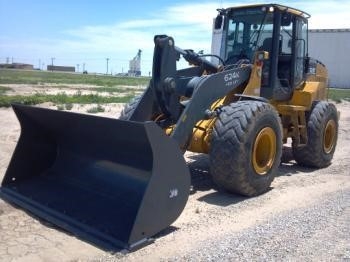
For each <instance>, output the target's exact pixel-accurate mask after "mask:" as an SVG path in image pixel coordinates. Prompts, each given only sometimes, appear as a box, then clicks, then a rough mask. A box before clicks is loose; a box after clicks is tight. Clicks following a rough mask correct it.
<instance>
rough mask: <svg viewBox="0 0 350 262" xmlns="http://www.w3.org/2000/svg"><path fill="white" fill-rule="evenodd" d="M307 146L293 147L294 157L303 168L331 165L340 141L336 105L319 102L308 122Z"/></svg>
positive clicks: (315, 105)
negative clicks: (338, 140)
mask: <svg viewBox="0 0 350 262" xmlns="http://www.w3.org/2000/svg"><path fill="white" fill-rule="evenodd" d="M307 138H308V141H307V144H306V145H305V146H301V147H297V146H296V145H294V144H293V145H292V148H293V156H294V158H295V160H296V161H297V163H298V164H299V165H302V166H307V167H316V168H322V167H327V166H329V165H330V164H331V161H332V159H333V154H334V151H335V147H336V145H337V139H338V113H337V109H336V107H335V105H334V104H331V103H328V102H325V101H319V102H316V103H315V104H314V106H313V108H312V110H311V113H310V115H309V117H308V121H307Z"/></svg>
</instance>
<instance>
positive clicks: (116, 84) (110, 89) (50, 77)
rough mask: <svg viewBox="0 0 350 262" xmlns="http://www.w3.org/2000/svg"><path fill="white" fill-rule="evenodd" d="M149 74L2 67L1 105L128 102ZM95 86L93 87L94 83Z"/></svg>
mask: <svg viewBox="0 0 350 262" xmlns="http://www.w3.org/2000/svg"><path fill="white" fill-rule="evenodd" d="M149 80H150V78H148V77H115V76H106V75H86V74H73V73H62V72H47V71H29V70H28V71H25V70H13V69H0V107H9V106H10V104H11V103H14V102H17V103H23V104H27V105H35V104H40V103H44V102H52V103H55V104H58V105H67V104H68V105H70V104H73V103H76V104H92V103H95V104H101V103H105V104H106V103H126V102H128V101H130V99H131V98H132V97H133V96H135V87H145V86H147V84H148V82H149ZM6 84H26V85H34V86H37V87H45V88H46V89H47V87H48V86H47V85H45V84H57V85H58V86H56V88H57V87H59V88H71V87H70V86H69V85H74V84H79V85H89V86H90V87H89V90H91V91H95V92H97V94H89V95H83V94H81V93H80V91H77V92H76V93H75V94H73V95H67V94H65V93H58V94H57V95H52V94H45V93H35V94H33V95H29V96H28V95H26V96H24V95H12V96H9V95H6V92H7V91H9V90H11V88H9V87H7V86H6ZM91 86H93V87H91ZM99 92H107V93H117V94H119V95H118V96H114V95H113V94H112V95H111V96H101V95H99ZM328 97H329V99H331V100H333V101H335V102H337V103H339V102H341V101H342V100H346V101H350V89H334V88H330V89H329V92H328Z"/></svg>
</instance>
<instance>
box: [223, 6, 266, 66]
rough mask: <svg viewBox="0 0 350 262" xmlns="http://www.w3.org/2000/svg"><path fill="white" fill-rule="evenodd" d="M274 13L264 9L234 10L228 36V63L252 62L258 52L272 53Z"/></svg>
mask: <svg viewBox="0 0 350 262" xmlns="http://www.w3.org/2000/svg"><path fill="white" fill-rule="evenodd" d="M272 32H273V13H270V12H267V11H265V9H264V8H249V9H238V10H232V12H231V14H230V16H229V21H228V30H227V36H226V54H225V60H226V63H228V64H232V63H236V62H237V61H238V60H240V59H249V60H250V61H252V58H253V55H254V53H255V51H257V50H265V51H268V52H269V51H271V44H272Z"/></svg>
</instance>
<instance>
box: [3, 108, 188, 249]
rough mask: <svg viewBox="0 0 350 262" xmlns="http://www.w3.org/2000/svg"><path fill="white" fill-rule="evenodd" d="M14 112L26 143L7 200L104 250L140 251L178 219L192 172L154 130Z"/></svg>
mask: <svg viewBox="0 0 350 262" xmlns="http://www.w3.org/2000/svg"><path fill="white" fill-rule="evenodd" d="M13 109H14V111H15V113H16V115H17V118H18V120H19V122H20V124H21V136H20V139H19V141H18V144H17V147H16V149H15V152H14V154H13V156H12V159H11V162H10V165H9V167H8V169H7V171H6V174H5V177H4V179H3V181H2V185H1V188H0V194H1V197H2V198H3V199H5V200H7V201H9V202H12V203H15V204H16V205H18V206H20V207H21V208H23V209H25V210H28V211H30V212H31V213H33V214H34V215H36V216H39V217H41V218H43V219H45V220H48V221H50V222H51V223H53V224H56V225H58V226H59V227H62V228H63V229H65V230H68V231H70V232H72V233H73V234H75V235H76V236H78V237H80V238H82V239H84V240H86V241H88V242H91V243H93V244H95V245H97V246H99V247H101V248H103V249H106V250H119V249H125V248H126V249H129V250H132V249H136V248H138V247H141V246H142V245H145V244H146V243H147V242H149V241H151V237H152V236H154V235H155V234H156V233H158V232H159V231H161V230H163V229H165V228H166V227H168V226H169V225H170V224H171V223H172V222H174V221H175V219H176V218H177V217H178V216H179V215H180V214H181V212H182V210H183V208H184V206H185V204H186V202H187V199H188V195H189V190H190V174H189V170H188V168H187V166H186V163H185V160H184V158H183V155H182V152H181V151H180V149H179V148H178V145H177V144H176V142H175V141H174V140H173V139H172V138H169V137H167V136H166V135H165V134H164V132H163V130H162V129H161V128H159V127H158V126H157V125H156V124H155V123H153V122H144V123H140V122H131V121H122V120H117V119H112V118H105V117H97V116H91V115H84V114H77V113H68V112H63V111H56V110H50V109H44V108H38V107H30V106H23V105H13Z"/></svg>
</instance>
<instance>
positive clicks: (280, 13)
mask: <svg viewBox="0 0 350 262" xmlns="http://www.w3.org/2000/svg"><path fill="white" fill-rule="evenodd" d="M218 11H219V15H218V17H217V18H216V19H215V25H214V34H213V45H218V44H217V43H215V41H214V35H215V32H216V33H217V32H219V35H220V38H221V39H220V40H219V41H218V42H219V43H220V44H219V47H216V49H219V52H217V53H219V54H218V55H219V56H220V57H222V58H224V59H223V60H224V61H225V64H226V65H235V64H240V63H241V62H242V61H247V60H249V63H253V59H254V55H255V53H256V52H257V51H266V52H268V53H269V58H268V59H267V60H265V61H264V66H263V73H262V77H261V79H262V80H261V94H260V96H262V97H265V98H268V99H275V100H288V99H290V97H291V95H292V93H293V89H294V88H296V87H298V86H300V85H301V83H302V82H303V81H304V80H305V77H306V62H307V61H308V59H307V57H308V55H307V53H308V51H307V47H308V43H307V40H308V39H307V29H308V27H307V19H308V18H309V17H310V15H308V14H307V13H304V12H302V11H300V10H297V9H294V8H290V7H286V6H281V5H276V4H268V5H254V6H246V7H238V8H227V9H219V10H218ZM213 50H214V52H215V47H214V48H213Z"/></svg>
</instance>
